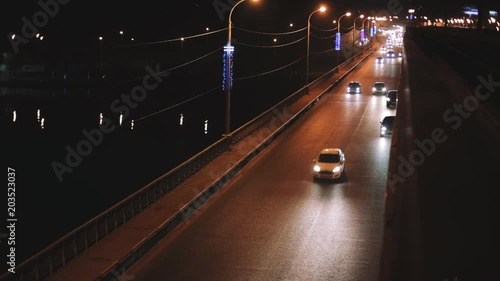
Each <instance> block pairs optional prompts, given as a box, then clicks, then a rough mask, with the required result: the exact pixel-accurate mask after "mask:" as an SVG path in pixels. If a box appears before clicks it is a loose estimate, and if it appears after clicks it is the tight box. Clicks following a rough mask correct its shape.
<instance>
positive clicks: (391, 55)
mask: <svg viewBox="0 0 500 281" xmlns="http://www.w3.org/2000/svg"><path fill="white" fill-rule="evenodd" d="M387 57H388V58H391V59H392V58H395V57H396V55H395V54H394V51H389V52H387Z"/></svg>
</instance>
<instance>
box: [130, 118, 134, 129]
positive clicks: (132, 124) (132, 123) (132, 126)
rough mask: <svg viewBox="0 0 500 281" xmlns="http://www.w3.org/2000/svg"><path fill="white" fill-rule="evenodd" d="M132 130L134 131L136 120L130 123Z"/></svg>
mask: <svg viewBox="0 0 500 281" xmlns="http://www.w3.org/2000/svg"><path fill="white" fill-rule="evenodd" d="M130 130H134V120H132V121H131V122H130Z"/></svg>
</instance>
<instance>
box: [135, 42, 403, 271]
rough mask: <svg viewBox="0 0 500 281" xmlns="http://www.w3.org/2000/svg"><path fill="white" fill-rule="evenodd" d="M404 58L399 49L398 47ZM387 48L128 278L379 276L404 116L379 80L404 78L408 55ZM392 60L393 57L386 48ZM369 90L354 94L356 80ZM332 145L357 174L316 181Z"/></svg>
mask: <svg viewBox="0 0 500 281" xmlns="http://www.w3.org/2000/svg"><path fill="white" fill-rule="evenodd" d="M395 51H396V54H397V51H399V49H398V48H396V49H395ZM378 55H379V52H378V51H377V52H376V53H375V54H374V55H373V56H371V57H370V58H369V59H368V60H367V61H366V62H365V63H364V64H363V65H361V66H360V67H358V69H356V70H355V71H353V72H352V73H351V74H350V75H349V76H348V77H347V78H346V79H345V80H344V81H343V82H342V83H340V85H339V86H338V87H336V88H335V89H333V90H332V91H331V92H330V93H329V94H327V95H326V96H325V97H324V98H323V99H322V100H321V101H319V102H318V103H317V104H316V105H315V107H314V109H313V110H311V111H309V112H308V113H306V114H305V115H304V116H303V117H302V118H301V119H300V120H299V121H298V122H296V123H295V124H294V125H293V126H292V127H291V128H289V129H288V130H287V131H286V132H285V133H283V134H282V135H281V136H280V137H279V138H278V139H277V140H275V141H274V142H273V143H272V144H271V145H270V146H269V148H267V149H266V150H265V151H263V152H262V153H261V154H259V155H258V156H257V157H256V158H255V159H254V160H253V161H252V163H250V164H249V165H248V166H247V167H245V168H244V169H243V171H242V172H241V173H240V174H239V175H237V176H236V177H235V178H234V179H233V180H232V181H231V182H230V183H229V184H228V185H227V186H226V187H224V188H223V189H222V190H221V191H220V192H219V193H218V194H216V195H215V196H214V197H213V198H211V199H210V200H209V201H208V202H207V203H206V205H204V206H203V207H202V210H201V211H200V212H197V213H195V214H194V215H193V216H191V217H190V218H189V219H188V221H187V222H186V223H185V224H183V225H181V226H179V227H178V228H177V229H175V230H174V231H173V232H171V233H170V234H169V235H168V236H167V237H166V238H165V239H163V240H162V241H161V242H160V243H159V244H158V245H156V247H155V248H154V249H152V250H151V251H150V252H148V253H147V254H146V255H145V256H144V257H143V258H142V259H141V260H140V261H138V262H137V263H136V264H135V265H134V266H133V267H132V268H130V269H129V270H127V276H133V277H134V279H133V280H134V281H141V280H148V281H155V280H338V281H340V280H350V281H352V280H360V281H370V280H377V278H378V272H379V265H380V261H379V260H380V255H381V247H382V236H383V215H384V192H385V187H386V179H387V168H388V161H389V151H390V144H391V139H390V137H382V138H381V137H380V136H379V125H380V124H379V121H381V120H382V119H383V117H384V116H387V115H395V114H396V110H395V109H387V108H386V101H385V97H384V96H383V95H380V96H377V95H372V92H371V89H372V86H373V84H374V82H375V81H384V82H386V84H387V88H388V89H396V88H397V86H398V83H399V74H400V68H401V59H398V58H396V59H391V60H388V59H385V63H384V64H376V63H375V58H376V56H378ZM381 55H383V56H384V58H385V54H381ZM352 80H356V81H360V82H361V84H362V93H361V94H346V86H347V84H348V82H349V81H352ZM326 147H339V148H341V149H343V150H344V152H345V155H346V170H347V180H346V181H340V182H328V181H313V179H312V169H313V159H314V158H315V157H316V156H317V154H318V153H319V151H320V150H321V149H323V148H326Z"/></svg>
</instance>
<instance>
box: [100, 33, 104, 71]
mask: <svg viewBox="0 0 500 281" xmlns="http://www.w3.org/2000/svg"><path fill="white" fill-rule="evenodd" d="M102 39H103V38H102V36H99V41H101V69H102V68H104V52H103V50H102Z"/></svg>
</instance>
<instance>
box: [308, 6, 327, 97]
mask: <svg viewBox="0 0 500 281" xmlns="http://www.w3.org/2000/svg"><path fill="white" fill-rule="evenodd" d="M325 11H326V7H324V6H321V7H320V8H319V9H317V10H315V11H313V12H312V13H311V14H310V15H309V18H307V54H306V58H307V60H306V87H308V86H307V85H308V84H309V42H310V40H311V17H312V15H314V14H315V13H316V12H322V13H323V12H325Z"/></svg>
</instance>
